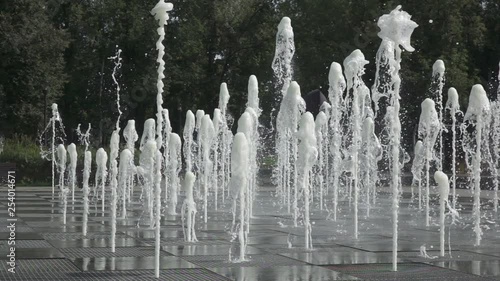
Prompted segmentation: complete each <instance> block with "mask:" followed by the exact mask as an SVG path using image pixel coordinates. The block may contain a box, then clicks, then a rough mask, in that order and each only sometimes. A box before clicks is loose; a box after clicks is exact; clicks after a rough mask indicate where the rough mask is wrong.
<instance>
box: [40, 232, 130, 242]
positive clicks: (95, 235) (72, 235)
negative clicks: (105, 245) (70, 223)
mask: <svg viewBox="0 0 500 281" xmlns="http://www.w3.org/2000/svg"><path fill="white" fill-rule="evenodd" d="M40 235H41V236H42V237H43V238H44V239H46V240H78V239H85V238H86V239H110V238H111V234H110V233H106V232H87V235H86V236H84V235H83V234H82V233H80V232H66V233H64V232H62V233H54V232H51V233H41V234H40ZM125 237H127V235H125V234H124V233H116V238H125Z"/></svg>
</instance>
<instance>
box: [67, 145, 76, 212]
mask: <svg viewBox="0 0 500 281" xmlns="http://www.w3.org/2000/svg"><path fill="white" fill-rule="evenodd" d="M68 154H69V180H68V182H69V185H70V186H71V202H72V203H73V206H74V205H75V185H76V161H77V160H78V159H77V157H78V153H77V152H76V145H75V144H74V143H71V144H70V145H68Z"/></svg>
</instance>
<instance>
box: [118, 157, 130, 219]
mask: <svg viewBox="0 0 500 281" xmlns="http://www.w3.org/2000/svg"><path fill="white" fill-rule="evenodd" d="M133 157H134V156H133V154H132V151H130V150H129V149H128V148H125V149H124V150H122V152H121V153H120V164H119V166H118V179H119V182H118V190H119V191H120V192H121V198H122V202H121V203H122V214H121V215H122V219H124V218H126V217H127V197H128V199H129V200H130V197H129V190H130V189H131V186H130V184H133V182H132V181H130V178H131V175H133V169H134V158H133ZM132 177H133V176H132Z"/></svg>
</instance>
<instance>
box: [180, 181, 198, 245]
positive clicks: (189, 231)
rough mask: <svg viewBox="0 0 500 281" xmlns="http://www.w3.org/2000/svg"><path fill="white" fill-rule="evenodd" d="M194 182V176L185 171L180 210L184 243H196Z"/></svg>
mask: <svg viewBox="0 0 500 281" xmlns="http://www.w3.org/2000/svg"><path fill="white" fill-rule="evenodd" d="M195 180H196V176H195V175H194V174H193V173H192V172H191V171H187V172H186V175H185V177H184V183H183V186H184V191H185V193H186V198H185V199H184V203H183V204H182V208H181V221H182V232H183V233H184V241H186V242H196V241H198V239H197V238H196V231H195V228H194V226H195V223H196V212H197V211H196V203H195V202H194V196H193V186H194V182H195Z"/></svg>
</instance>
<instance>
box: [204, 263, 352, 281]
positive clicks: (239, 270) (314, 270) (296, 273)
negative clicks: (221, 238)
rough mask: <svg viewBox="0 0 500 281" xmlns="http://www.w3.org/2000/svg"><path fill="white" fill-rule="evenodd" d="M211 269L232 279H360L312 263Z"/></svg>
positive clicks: (308, 280) (318, 280)
mask: <svg viewBox="0 0 500 281" xmlns="http://www.w3.org/2000/svg"><path fill="white" fill-rule="evenodd" d="M209 269H210V270H211V271H213V272H216V273H217V274H220V275H223V276H225V277H227V278H229V279H230V280H237V281H239V280H245V281H264V280H276V281H288V280H294V281H330V280H359V279H358V278H356V277H353V276H349V275H347V274H344V273H340V272H336V271H333V270H329V269H326V268H321V267H318V266H312V265H302V266H301V265H295V266H275V267H264V268H263V267H212V268H209Z"/></svg>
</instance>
